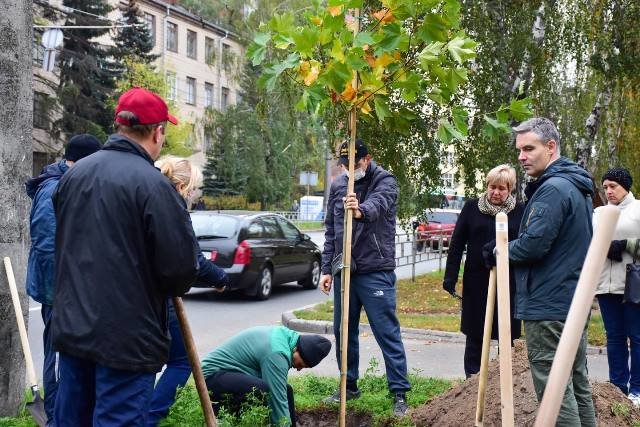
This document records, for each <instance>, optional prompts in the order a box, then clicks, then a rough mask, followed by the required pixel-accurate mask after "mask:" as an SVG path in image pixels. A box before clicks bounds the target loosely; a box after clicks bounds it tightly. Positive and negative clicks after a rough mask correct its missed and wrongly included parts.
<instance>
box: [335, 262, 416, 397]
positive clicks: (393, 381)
mask: <svg viewBox="0 0 640 427" xmlns="http://www.w3.org/2000/svg"><path fill="white" fill-rule="evenodd" d="M341 289H342V283H341V282H340V275H336V276H335V277H334V280H333V304H334V309H333V333H334V334H335V337H336V342H337V343H340V322H341V321H342V313H341V311H342V310H341V306H342V303H341ZM349 294H350V296H349V338H348V339H349V349H348V352H347V384H348V387H349V388H350V389H356V388H357V382H358V367H359V362H360V348H359V345H360V344H359V341H358V336H359V330H358V326H359V324H360V312H361V311H362V308H363V307H364V311H365V312H366V313H367V318H368V319H369V324H370V325H371V331H372V332H373V336H374V337H375V339H376V342H377V343H378V345H379V346H380V349H381V350H382V356H383V357H384V367H385V370H386V373H387V382H388V384H389V390H390V391H391V392H392V393H401V392H405V391H408V390H410V389H411V385H410V384H409V380H408V379H407V358H406V355H405V352H404V345H403V344H402V337H401V335H400V322H398V317H397V316H396V274H395V273H394V272H393V271H378V272H373V273H363V274H354V275H352V276H351V285H350V290H349ZM336 357H337V359H338V366H340V345H339V344H338V345H336Z"/></svg>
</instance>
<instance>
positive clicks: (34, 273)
mask: <svg viewBox="0 0 640 427" xmlns="http://www.w3.org/2000/svg"><path fill="white" fill-rule="evenodd" d="M100 148H101V144H100V141H98V139H97V138H96V137H94V136H93V135H89V134H81V135H75V136H73V137H72V138H71V139H70V140H69V142H68V143H67V145H66V147H65V151H64V158H63V159H62V160H60V161H58V162H55V163H52V164H50V165H47V166H45V167H44V168H43V169H42V172H40V175H38V176H36V177H34V178H31V179H29V180H28V181H27V182H26V183H25V187H26V190H27V195H28V196H29V197H30V198H31V199H32V200H33V203H32V205H31V215H30V216H29V229H30V232H31V248H30V249H29V261H28V264H27V283H26V288H27V294H29V296H30V297H31V298H33V299H34V300H35V301H37V302H39V303H40V304H41V308H40V313H41V314H42V321H43V322H44V331H43V333H42V340H43V344H44V345H43V348H44V366H43V368H42V377H43V383H44V392H45V396H44V409H45V412H46V414H47V418H48V422H51V421H52V420H53V406H54V403H55V401H56V390H57V389H58V381H57V376H56V353H55V351H53V349H52V348H51V329H50V328H51V312H52V311H51V310H52V308H53V293H54V278H55V238H56V215H55V212H54V210H53V201H52V200H51V196H52V195H53V192H54V191H55V189H56V187H57V186H58V182H59V181H60V178H62V175H63V174H64V173H65V172H66V171H67V170H69V168H71V167H73V165H74V164H75V162H77V161H78V160H80V159H82V158H83V157H86V156H88V155H90V154H93V153H95V152H96V151H98V150H100Z"/></svg>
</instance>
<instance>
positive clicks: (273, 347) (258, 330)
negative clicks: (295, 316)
mask: <svg viewBox="0 0 640 427" xmlns="http://www.w3.org/2000/svg"><path fill="white" fill-rule="evenodd" d="M299 337H300V334H298V333H297V332H295V331H292V330H291V329H288V328H285V327H284V326H256V327H253V328H249V329H246V330H244V331H242V332H240V333H239V334H237V335H235V336H233V337H231V338H230V339H229V340H228V341H226V342H224V343H223V344H222V345H221V346H220V347H218V348H216V349H215V350H214V351H212V352H211V353H209V354H208V355H207V356H206V357H205V358H204V359H203V360H202V373H203V374H204V376H205V378H206V377H208V376H210V375H211V374H213V373H215V372H218V371H233V372H242V373H244V374H247V375H251V376H254V377H258V378H261V379H262V380H264V381H265V382H266V383H267V384H268V385H269V389H270V392H269V400H268V402H269V409H271V424H272V425H276V426H280V425H282V424H283V421H284V424H285V425H287V426H288V425H290V424H291V419H290V418H289V403H288V401H287V376H288V374H289V369H290V368H291V363H292V360H291V355H292V354H293V349H294V348H295V347H296V345H297V344H298V338H299Z"/></svg>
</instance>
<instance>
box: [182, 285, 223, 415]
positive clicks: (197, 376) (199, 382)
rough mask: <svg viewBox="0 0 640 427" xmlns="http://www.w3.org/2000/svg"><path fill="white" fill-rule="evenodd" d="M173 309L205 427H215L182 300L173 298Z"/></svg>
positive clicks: (211, 408)
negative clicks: (178, 323) (178, 324)
mask: <svg viewBox="0 0 640 427" xmlns="http://www.w3.org/2000/svg"><path fill="white" fill-rule="evenodd" d="M173 307H174V308H175V310H176V316H177V317H178V322H180V329H181V330H182V339H183V340H184V346H185V348H186V349H187V354H188V355H189V362H191V371H192V372H193V379H194V381H195V382H196V389H197V390H198V396H199V397H200V405H202V413H203V414H204V421H205V423H206V425H207V427H216V415H215V414H214V413H213V407H212V406H211V399H209V392H208V391H207V384H206V383H205V382H204V375H202V368H201V367H200V358H199V357H198V352H197V350H196V343H195V342H194V341H193V335H192V334H191V327H190V326H189V320H188V319H187V314H186V313H185V311H184V304H182V298H180V297H173Z"/></svg>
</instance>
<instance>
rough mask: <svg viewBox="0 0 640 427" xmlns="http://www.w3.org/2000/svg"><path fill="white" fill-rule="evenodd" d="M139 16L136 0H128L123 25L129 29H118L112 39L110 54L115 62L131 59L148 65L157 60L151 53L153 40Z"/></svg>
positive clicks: (140, 13)
mask: <svg viewBox="0 0 640 427" xmlns="http://www.w3.org/2000/svg"><path fill="white" fill-rule="evenodd" d="M141 15H142V12H141V11H140V6H139V5H138V2H137V0H129V2H128V3H127V5H126V6H125V9H124V12H123V23H124V24H126V25H129V27H124V28H120V29H119V30H118V34H117V35H116V37H115V38H114V43H115V47H114V49H113V50H112V54H113V56H114V58H115V59H116V60H117V61H122V60H124V59H125V58H128V57H132V58H134V59H135V61H136V62H142V63H144V64H150V63H151V62H153V61H154V60H156V59H157V58H158V55H154V54H152V53H151V50H152V49H153V38H152V37H151V33H150V31H149V28H148V27H147V25H145V23H144V22H143V21H142V17H141Z"/></svg>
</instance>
